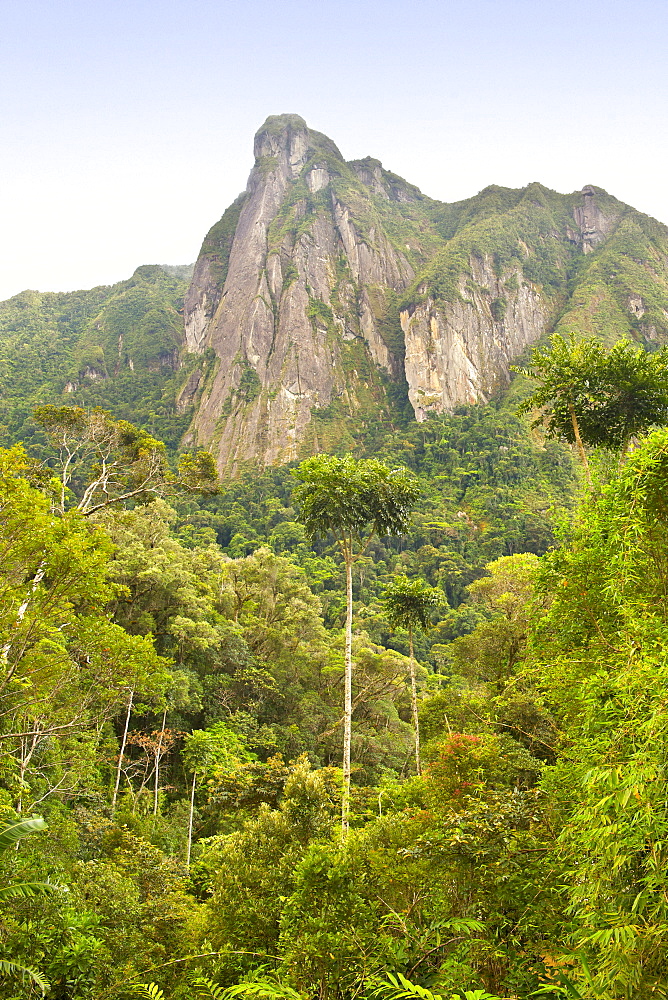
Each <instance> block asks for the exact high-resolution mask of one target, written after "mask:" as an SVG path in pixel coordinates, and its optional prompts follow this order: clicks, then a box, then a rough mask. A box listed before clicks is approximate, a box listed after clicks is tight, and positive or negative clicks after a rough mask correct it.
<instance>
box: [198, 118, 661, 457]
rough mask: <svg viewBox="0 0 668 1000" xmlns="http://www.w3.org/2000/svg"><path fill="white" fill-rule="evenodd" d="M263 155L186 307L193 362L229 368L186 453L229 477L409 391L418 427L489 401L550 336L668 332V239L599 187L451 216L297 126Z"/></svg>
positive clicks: (209, 248) (273, 121)
mask: <svg viewBox="0 0 668 1000" xmlns="http://www.w3.org/2000/svg"><path fill="white" fill-rule="evenodd" d="M254 152H255V165H254V167H253V169H252V171H251V174H250V177H249V181H248V185H247V188H246V191H245V192H244V194H243V195H241V196H240V198H239V199H237V201H236V202H235V203H234V204H233V205H232V206H231V207H230V208H229V209H228V210H227V212H226V213H225V214H224V216H223V218H222V219H221V220H220V222H219V223H217V224H216V225H215V226H214V227H213V229H212V230H211V232H210V233H209V234H208V236H207V238H206V239H205V241H204V245H203V247H202V251H201V253H200V256H199V259H198V261H197V264H196V267H195V272H194V275H193V280H192V283H191V285H190V288H189V290H188V293H187V295H186V298H185V313H184V320H185V344H186V350H187V351H188V352H191V353H195V354H196V353H202V352H205V351H208V352H209V354H211V352H213V355H214V356H215V361H214V364H213V367H212V368H211V367H209V370H208V375H206V372H205V367H204V366H203V367H202V368H201V369H197V370H195V371H194V372H193V373H192V374H191V376H190V378H189V380H188V382H187V383H186V385H185V386H184V389H183V391H182V393H181V398H180V405H181V407H182V408H183V407H185V406H187V405H191V404H193V403H194V404H195V405H196V413H195V416H194V419H193V423H192V426H191V430H190V432H189V435H188V437H187V442H188V443H197V444H198V445H202V446H206V447H208V448H211V449H212V450H213V451H214V453H215V455H216V458H217V461H218V464H219V467H220V469H221V471H222V472H234V471H235V470H236V469H237V468H238V467H239V465H240V463H242V462H245V461H249V460H250V461H260V462H261V463H262V464H267V465H269V464H276V463H281V462H286V461H291V460H294V459H296V458H298V457H300V456H301V455H303V454H306V453H309V452H312V451H316V450H319V449H326V448H331V447H333V446H336V445H340V444H341V443H342V442H345V441H349V442H353V441H354V433H355V431H354V428H355V426H361V427H363V426H366V425H367V424H368V423H369V422H370V421H373V420H381V421H382V420H390V421H391V420H392V415H393V405H394V404H393V402H392V400H393V399H394V401H395V403H396V399H397V398H398V396H400V395H401V392H402V391H403V392H407V395H408V399H409V400H410V404H411V406H412V410H413V412H414V414H415V417H416V418H417V419H418V420H422V419H425V417H426V416H427V414H428V413H429V412H430V411H447V410H451V409H452V408H453V407H455V406H456V405H458V404H460V403H470V402H480V401H485V400H487V399H489V397H490V396H491V395H492V394H493V393H495V392H496V391H498V390H499V389H500V388H502V387H503V386H505V385H507V383H508V381H509V374H508V373H509V366H510V364H512V362H513V360H515V359H516V358H517V357H518V356H519V355H520V354H521V353H522V352H523V351H524V349H525V348H526V347H527V346H528V345H529V344H531V343H533V342H534V341H536V340H537V339H538V338H540V337H541V336H542V335H543V334H544V333H546V332H547V331H550V330H553V329H555V328H558V329H560V330H567V331H570V330H571V329H574V328H577V329H578V330H584V331H592V330H593V331H596V332H599V333H600V334H602V335H603V336H606V337H612V338H614V337H617V336H620V335H632V336H636V337H640V338H641V339H642V338H643V337H644V338H645V339H659V340H660V339H663V338H664V337H665V336H666V335H668V281H667V280H666V274H667V273H668V271H667V269H668V253H667V250H668V231H667V230H666V229H665V227H663V226H661V225H660V224H658V223H656V222H654V220H650V219H647V218H646V217H644V216H641V215H640V214H639V213H637V212H635V211H634V210H633V209H630V208H628V206H625V205H623V204H621V203H620V202H617V201H616V200H615V199H614V198H612V197H610V196H609V195H607V194H606V193H605V192H604V191H602V190H601V189H599V188H594V187H591V186H587V187H585V188H583V190H582V191H580V192H576V193H574V194H571V195H559V194H556V193H555V192H553V191H549V190H548V189H546V188H543V187H542V186H541V185H539V184H531V185H529V186H528V187H527V188H525V189H523V190H521V191H515V190H511V189H507V188H498V187H490V188H487V189H485V190H484V191H483V192H481V193H480V194H479V195H477V196H475V197H474V198H471V199H468V200H466V201H464V202H459V203H457V204H454V205H444V204H442V203H439V202H435V201H433V200H432V199H430V198H427V197H426V196H425V195H423V194H422V193H421V192H420V191H419V190H418V189H417V188H415V187H414V186H413V185H411V184H408V183H407V182H406V181H403V180H402V179H401V178H399V177H397V176H396V175H394V174H392V173H390V172H389V171H387V170H384V169H383V167H382V165H381V164H380V162H379V161H377V160H374V159H372V158H370V157H369V158H366V159H364V160H358V161H351V162H346V161H344V160H343V158H342V156H341V154H340V152H339V150H338V149H337V147H336V146H335V145H334V143H333V142H332V141H331V140H330V139H328V138H327V137H326V136H324V135H322V134H320V133H318V132H315V131H313V130H311V129H309V128H308V126H307V125H306V123H305V122H304V121H303V119H301V118H299V117H298V116H296V115H282V116H277V117H272V118H269V119H268V120H267V122H266V123H265V124H264V125H263V127H262V128H261V129H260V131H259V132H258V133H257V135H256V137H255V150H254ZM630 243H633V245H634V246H635V250H636V253H635V256H632V257H629V254H628V248H629V245H630ZM606 254H607V256H608V257H609V258H610V259H611V260H614V261H615V266H614V267H613V268H612V270H611V269H610V267H608V268H607V269H606V267H605V260H606ZM641 286H642V288H644V289H645V293H646V294H645V296H643V293H642V290H641ZM650 287H651V295H649V296H648V295H647V292H648V291H649V290H650ZM650 298H651V299H652V307H651V308H650V306H649V299H650ZM648 312H651V316H647V318H645V316H646V314H647V313H648ZM205 376H206V377H205Z"/></svg>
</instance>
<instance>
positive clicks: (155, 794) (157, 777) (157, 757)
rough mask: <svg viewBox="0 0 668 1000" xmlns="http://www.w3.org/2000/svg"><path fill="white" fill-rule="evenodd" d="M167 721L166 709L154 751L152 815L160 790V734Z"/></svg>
mask: <svg viewBox="0 0 668 1000" xmlns="http://www.w3.org/2000/svg"><path fill="white" fill-rule="evenodd" d="M166 721H167V709H165V711H164V712H163V713H162V729H161V730H160V738H159V739H158V749H157V750H156V752H155V782H154V784H153V815H154V816H157V815H158V792H159V790H160V752H161V750H162V735H163V733H164V731H165V722H166Z"/></svg>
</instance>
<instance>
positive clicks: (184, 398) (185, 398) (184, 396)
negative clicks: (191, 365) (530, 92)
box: [176, 368, 202, 413]
mask: <svg viewBox="0 0 668 1000" xmlns="http://www.w3.org/2000/svg"><path fill="white" fill-rule="evenodd" d="M201 381H202V369H201V368H196V369H195V371H194V372H191V373H190V375H189V376H188V380H187V382H186V384H185V385H184V387H183V388H182V389H181V392H180V393H179V394H178V396H177V398H176V409H177V411H178V412H179V413H185V411H186V410H187V409H188V407H189V406H192V404H193V402H194V400H195V396H196V395H197V390H198V389H199V386H200V382H201Z"/></svg>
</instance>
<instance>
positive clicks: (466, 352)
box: [401, 257, 550, 420]
mask: <svg viewBox="0 0 668 1000" xmlns="http://www.w3.org/2000/svg"><path fill="white" fill-rule="evenodd" d="M470 267H471V273H472V276H473V279H474V281H473V282H471V281H470V280H469V281H467V280H466V279H465V278H462V279H461V282H460V286H459V296H458V297H457V298H455V299H453V301H451V302H448V303H446V304H440V303H439V304H437V303H435V302H434V300H433V299H432V298H426V299H425V300H424V301H423V302H421V303H419V304H418V305H416V306H414V307H413V308H410V309H406V310H403V311H402V313H401V326H402V329H403V331H404V336H405V340H406V359H405V370H406V381H407V382H408V396H409V399H410V401H411V403H412V405H413V409H414V411H415V416H416V418H417V419H418V420H424V419H425V418H426V416H427V413H428V412H429V411H430V410H434V411H436V412H443V411H448V410H452V408H453V407H454V406H456V405H457V404H458V403H477V402H484V401H486V400H488V399H489V397H490V395H491V394H492V393H493V392H494V391H495V390H496V389H498V388H499V386H501V385H503V384H507V383H508V381H509V365H510V364H511V363H512V361H513V359H515V358H516V357H517V356H518V355H519V354H520V353H521V352H522V350H523V349H524V348H525V347H526V346H527V344H530V343H532V342H533V341H534V340H536V339H537V338H538V337H539V336H540V335H541V333H543V331H544V330H545V329H546V326H547V322H548V318H549V314H550V310H549V307H548V305H547V303H546V302H545V299H544V298H543V297H542V296H541V294H540V292H539V291H538V289H536V288H535V287H534V286H533V285H532V284H531V283H529V282H527V281H526V280H524V279H523V276H522V271H521V269H520V268H519V267H518V268H516V269H514V270H513V271H510V272H507V273H505V274H504V275H503V277H502V278H498V277H497V276H496V274H495V272H494V268H493V262H492V261H491V260H490V258H489V257H485V258H476V257H472V258H471V260H470ZM495 304H499V305H498V307H497V309H496V310H495V309H494V305H495ZM501 304H502V308H501ZM495 312H496V316H497V317H498V318H495V316H494V313H495ZM501 314H502V315H501Z"/></svg>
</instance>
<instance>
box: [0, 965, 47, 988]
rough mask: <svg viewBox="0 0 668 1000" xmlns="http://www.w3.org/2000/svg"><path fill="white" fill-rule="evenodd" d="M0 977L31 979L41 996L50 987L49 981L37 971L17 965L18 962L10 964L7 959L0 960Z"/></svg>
mask: <svg viewBox="0 0 668 1000" xmlns="http://www.w3.org/2000/svg"><path fill="white" fill-rule="evenodd" d="M0 975H4V976H13V977H16V978H18V979H31V980H32V981H33V983H34V984H35V986H38V987H39V988H40V990H41V991H42V995H44V994H45V993H46V991H47V990H48V989H49V985H50V984H49V981H48V980H47V979H45V978H44V976H43V975H42V973H41V972H38V971H37V969H31V968H29V967H28V966H27V965H19V963H18V962H11V961H9V959H7V958H0Z"/></svg>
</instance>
